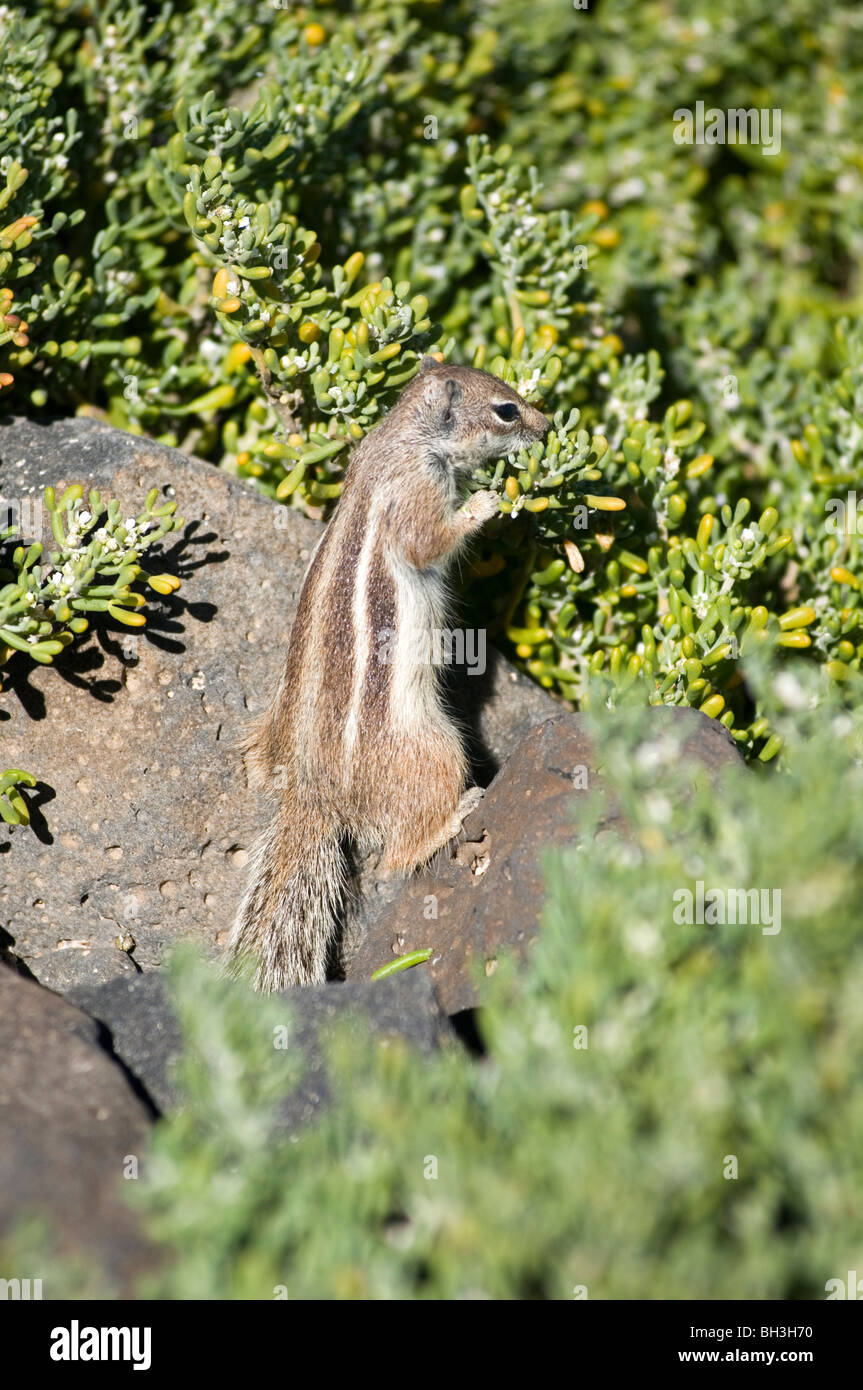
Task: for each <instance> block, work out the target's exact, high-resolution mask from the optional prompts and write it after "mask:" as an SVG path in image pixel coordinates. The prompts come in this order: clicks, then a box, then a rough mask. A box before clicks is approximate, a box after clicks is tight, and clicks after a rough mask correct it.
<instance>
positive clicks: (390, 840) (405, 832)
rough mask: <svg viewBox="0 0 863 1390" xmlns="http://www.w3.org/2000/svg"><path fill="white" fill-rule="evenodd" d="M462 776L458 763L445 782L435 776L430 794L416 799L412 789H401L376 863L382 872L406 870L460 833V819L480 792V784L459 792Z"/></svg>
mask: <svg viewBox="0 0 863 1390" xmlns="http://www.w3.org/2000/svg"><path fill="white" fill-rule="evenodd" d="M462 778H463V769H462V766H461V764H460V763H459V764H458V766H457V767H455V766H453V768H452V769H451V770H450V776H449V779H448V784H445V785H442V779H440V780H438V781H437V784H436V785H433V787H432V794H431V795H427V796H426V798H424V799H422V800H418V798H417V794H416V789H414V790H413V792H412V793H411V791H409V790H408V789H405V795H404V797H403V798H402V799H401V807H402V808H403V813H402V814H401V815H399V816H398V817H397V818H396V819H395V820H393V821H391V823H390V825H389V827H388V834H387V837H386V843H385V846H384V854H383V858H382V859H381V864H380V867H381V870H382V871H383V872H384V873H410V872H411V871H412V870H413V869H417V868H419V866H420V865H421V864H425V863H427V862H428V860H429V859H431V858H432V856H433V855H435V854H437V852H438V850H440V849H442V848H443V847H444V845H446V844H448V843H449V841H450V840H452V839H454V838H455V837H456V835H458V834H460V832H461V829H462V824H463V822H464V820H465V819H466V817H467V816H469V815H470V813H471V811H474V810H476V807H477V806H478V805H479V803H480V801H481V800H482V796H483V791H482V788H481V787H470V788H469V789H468V790H467V791H466V792H462V791H461V788H462Z"/></svg>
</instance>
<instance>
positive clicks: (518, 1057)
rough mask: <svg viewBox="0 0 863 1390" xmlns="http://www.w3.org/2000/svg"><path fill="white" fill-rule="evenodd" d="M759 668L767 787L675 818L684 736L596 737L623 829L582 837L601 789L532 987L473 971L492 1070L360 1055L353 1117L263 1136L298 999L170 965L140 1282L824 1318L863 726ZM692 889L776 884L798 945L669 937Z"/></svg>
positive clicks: (835, 1193) (845, 1058)
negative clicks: (150, 1269) (777, 736)
mask: <svg viewBox="0 0 863 1390" xmlns="http://www.w3.org/2000/svg"><path fill="white" fill-rule="evenodd" d="M753 661H754V662H755V664H754V665H752V664H750V678H751V679H752V680H753V681H754V682H755V683H756V684H759V685H761V684H764V685H765V687H766V688H767V689H770V688H771V687H772V690H773V693H772V694H768V695H767V697H766V698H767V699H768V702H769V704H770V709H771V715H772V717H773V719H774V722H775V724H776V727H777V728H778V729H780V730H781V731H782V733H783V735H784V736H785V737H786V739H787V741H788V744H789V747H790V748H793V750H794V752H793V755H789V758H788V765H787V767H786V768H785V770H784V771H783V772H782V773H781V774H780V776H779V777H778V778H775V777H769V778H768V777H766V776H765V775H764V774H760V775H758V774H754V773H751V772H745V771H744V770H743V769H742V768H741V769H740V770H739V771H736V772H735V771H734V770H733V769H732V773H731V774H729V775H727V776H726V778H725V779H724V781H723V784H722V787H721V789H720V790H718V791H717V790H715V789H712V788H710V787H709V786H706V785H705V786H703V787H701V788H700V789H696V790H694V791H693V792H692V794H691V796H688V797H686V798H682V797H681V791H680V757H681V755H680V750H679V747H678V745H677V741H676V739H675V738H673V737H671V735H670V733H666V734H663V735H662V736H657V734H656V731H655V727H654V726H653V725H651V723H650V722H649V716H648V722H647V723H645V712H644V711H643V710H642V711H641V712H639V711H638V710H637V709H634V710H633V711H632V712H631V713H629V714H627V715H626V716H625V717H624V716H623V715H621V716H619V717H617V718H615V719H614V720H609V719H608V717H607V716H604V717H603V718H602V719H601V721H599V722H598V723H597V729H598V731H599V732H600V735H601V738H602V748H603V761H604V764H605V787H606V793H605V794H607V795H613V796H615V797H616V798H617V799H618V801H619V804H620V806H621V809H622V810H623V812H624V815H625V817H626V819H627V821H628V822H629V825H630V827H631V829H632V835H631V838H629V839H628V840H627V841H623V840H620V839H619V838H617V837H616V836H615V835H609V834H603V835H600V836H599V837H598V838H597V839H596V840H591V838H590V833H589V828H590V826H591V825H592V824H595V823H596V818H598V817H599V815H600V813H601V809H602V805H603V797H601V796H600V795H599V794H598V793H596V792H594V793H586V794H581V795H588V796H589V797H592V798H594V799H593V800H592V801H589V802H588V806H589V808H590V809H589V811H588V814H587V818H586V820H585V819H584V818H583V810H582V815H581V816H580V825H582V826H583V827H586V829H585V831H584V833H583V837H582V839H581V842H580V847H579V848H578V849H572V850H568V851H564V852H557V851H556V852H554V853H553V854H550V856H549V859H548V865H547V874H548V899H547V902H546V904H545V908H544V911H543V929H542V933H541V935H540V937H539V939H538V941H537V943H536V945H535V946H534V947H533V949H532V951H531V953H530V958H529V964H528V966H527V969H526V970H525V971H524V972H519V971H516V970H514V969H512V968H509V967H508V965H507V963H506V962H501V964H500V966H499V968H498V971H497V972H496V973H495V974H494V975H492V977H491V979H490V980H485V979H484V977H483V980H484V983H483V993H484V996H485V1001H486V1002H485V1007H484V1010H483V1013H482V1018H481V1031H482V1034H483V1037H484V1040H485V1042H486V1045H487V1048H488V1054H487V1056H486V1057H485V1058H484V1059H483V1060H481V1061H477V1060H475V1059H472V1058H469V1057H468V1056H467V1055H466V1054H464V1053H463V1052H462V1051H461V1050H460V1049H458V1050H456V1049H453V1050H451V1051H449V1052H444V1053H442V1054H439V1055H437V1056H436V1057H433V1058H431V1059H429V1058H420V1057H418V1056H417V1055H415V1054H414V1053H413V1052H412V1050H411V1049H410V1048H409V1047H408V1046H407V1045H406V1044H404V1043H398V1042H389V1043H387V1044H386V1045H382V1044H381V1043H379V1042H378V1043H370V1044H369V1046H368V1048H367V1049H361V1050H360V1049H357V1047H356V1041H355V1039H354V1040H353V1041H352V1042H351V1041H349V1040H348V1038H347V1036H344V1037H342V1038H341V1039H340V1040H339V1041H337V1043H336V1044H335V1046H334V1049H333V1066H334V1071H335V1082H334V1092H335V1096H336V1101H335V1105H334V1109H333V1110H332V1111H331V1112H330V1113H329V1114H328V1115H326V1116H324V1117H323V1119H321V1120H320V1121H319V1122H318V1123H317V1124H316V1125H315V1126H314V1127H313V1128H311V1129H309V1130H306V1131H305V1132H304V1133H302V1135H301V1136H300V1138H299V1140H298V1141H297V1142H289V1141H286V1140H274V1139H272V1138H268V1135H269V1133H270V1124H271V1117H272V1112H273V1106H274V1103H275V1100H276V1097H277V1096H278V1095H279V1094H280V1093H283V1092H285V1091H286V1090H288V1089H289V1088H290V1086H291V1084H293V1080H294V1078H295V1075H296V1067H297V1060H296V1057H295V1055H294V1054H293V1053H292V1051H291V1047H290V1042H289V1045H288V1047H287V1049H286V1050H279V1049H277V1048H275V1047H274V1036H275V1034H274V1027H275V1026H276V1025H278V1023H279V1022H284V1019H285V1016H286V1015H285V1006H284V1005H280V1004H279V1003H277V1002H274V1001H262V1000H261V999H260V997H259V996H254V995H252V994H247V993H245V992H244V991H243V990H241V989H240V988H238V987H236V986H229V985H226V984H217V983H216V982H215V981H214V980H213V978H212V975H211V973H210V970H209V968H207V967H205V966H203V965H200V964H198V963H197V962H195V961H194V959H191V958H185V959H182V960H178V961H177V962H176V965H175V988H176V990H177V992H178V998H179V1001H180V1008H181V1013H182V1017H183V1023H184V1028H185V1033H186V1039H187V1047H188V1049H189V1062H188V1063H187V1067H186V1072H185V1076H186V1086H187V1096H188V1100H187V1109H186V1111H185V1113H184V1114H182V1115H181V1116H179V1117H177V1118H174V1119H170V1120H168V1121H166V1122H164V1123H163V1124H162V1125H161V1126H160V1128H159V1130H158V1132H157V1136H156V1143H155V1151H154V1154H153V1156H152V1159H150V1160H149V1161H148V1164H147V1169H146V1173H145V1180H144V1183H143V1184H142V1187H141V1189H140V1191H139V1192H138V1193H137V1194H136V1196H137V1201H138V1204H139V1205H140V1206H141V1207H142V1208H143V1210H144V1212H145V1213H147V1215H148V1219H149V1221H150V1223H151V1228H152V1230H153V1231H154V1232H155V1233H156V1234H157V1235H158V1236H160V1237H161V1238H162V1239H163V1240H165V1241H166V1242H167V1247H168V1248H167V1252H166V1261H165V1265H164V1271H163V1273H162V1275H161V1276H160V1277H158V1278H157V1279H156V1280H155V1281H151V1282H148V1283H147V1284H146V1291H147V1292H148V1293H151V1294H157V1295H159V1296H161V1297H169V1298H200V1297H204V1298H219V1297H227V1298H265V1299H266V1298H272V1297H274V1296H276V1295H275V1290H276V1289H277V1288H278V1287H279V1286H287V1289H288V1293H289V1296H290V1297H292V1298H310V1297H311V1298H330V1297H334V1298H383V1299H392V1298H411V1299H412V1298H432V1299H434V1298H483V1297H492V1298H564V1299H566V1298H571V1297H573V1296H575V1294H574V1291H575V1290H576V1289H578V1288H580V1287H583V1286H586V1288H587V1291H588V1295H589V1297H590V1298H592V1299H597V1298H600V1299H601V1298H639V1299H642V1298H651V1297H656V1298H675V1299H679V1298H687V1297H689V1298H707V1299H715V1298H730V1299H738V1298H747V1297H753V1298H774V1299H787V1298H821V1297H824V1296H825V1284H826V1282H827V1280H828V1279H830V1278H833V1277H837V1276H839V1277H844V1271H845V1270H846V1269H848V1268H854V1267H855V1261H857V1262H859V1258H860V1251H861V1244H863V1222H861V1218H860V1211H859V1202H858V1200H857V1193H858V1191H859V1186H860V1181H861V1177H863V1172H861V1164H863V1160H861V1154H863V1099H861V1087H860V1056H861V1048H863V1015H861V1011H860V1007H859V999H860V995H861V991H862V990H863V944H861V943H863V915H861V904H863V856H861V853H860V844H861V843H863V785H861V777H863V772H861V752H863V723H861V720H860V718H859V716H850V715H848V714H847V712H845V711H843V710H842V709H841V708H840V707H839V704H838V702H837V700H836V698H835V696H830V697H829V698H825V696H824V691H823V688H821V687H819V684H818V682H817V681H816V680H815V679H814V677H813V673H812V672H811V670H808V669H806V668H805V667H803V666H801V665H800V663H799V662H798V665H797V666H796V667H792V668H790V669H786V671H785V672H784V673H783V674H782V675H781V676H780V677H779V678H778V680H776V679H773V677H772V676H771V677H769V678H768V677H767V676H765V674H764V670H763V669H762V665H761V658H760V656H757V657H756V658H754V659H753ZM591 717H593V716H591ZM651 730H653V732H652V733H651ZM732 774H733V775H732ZM698 880H701V881H703V882H704V883H705V885H706V887H707V888H708V889H709V888H713V887H720V888H725V889H727V888H729V887H739V888H744V889H750V888H756V889H758V890H762V889H764V890H769V891H770V892H772V891H773V890H779V891H780V892H781V930H780V931H779V932H778V933H768V934H765V933H764V932H763V931H762V930H761V929H760V927H759V926H758V925H752V924H750V925H709V924H708V925H704V924H702V925H699V924H698V923H696V924H694V925H685V924H682V923H680V922H676V921H675V915H674V914H675V903H676V901H677V900H676V899H675V897H674V894H675V893H677V892H678V891H679V890H681V889H686V888H688V889H690V890H692V889H694V888H695V884H696V883H697V881H698ZM418 968H420V969H421V968H423V967H418ZM480 973H481V972H480ZM379 987H380V988H381V989H385V988H387V987H388V982H387V981H381V983H380V986H379ZM333 988H337V986H333ZM585 1030H586V1031H585ZM289 1038H290V1033H289ZM585 1043H586V1045H584V1044H585ZM735 1165H736V1166H735ZM735 1173H736V1176H735ZM435 1174H436V1176H435Z"/></svg>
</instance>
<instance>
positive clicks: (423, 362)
mask: <svg viewBox="0 0 863 1390" xmlns="http://www.w3.org/2000/svg"><path fill="white" fill-rule="evenodd" d="M439 366H440V362H438V360H437V358H436V357H429V356H428V354H427V353H426V355H425V356H424V357H421V358H420V374H422V373H423V372H428V371H430V370H431V368H432V367H439Z"/></svg>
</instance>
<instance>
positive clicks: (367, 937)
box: [346, 707, 740, 1014]
mask: <svg viewBox="0 0 863 1390" xmlns="http://www.w3.org/2000/svg"><path fill="white" fill-rule="evenodd" d="M614 717H615V718H619V717H623V716H614ZM650 720H651V726H652V727H655V729H656V733H657V734H660V733H662V732H664V731H665V730H669V731H671V732H675V731H676V732H678V733H679V734H680V735H681V736H682V738H683V740H684V741H683V746H682V749H681V791H682V792H684V791H685V788H686V786H687V785H688V784H690V783H691V782H692V781H693V779H694V778H695V777H697V776H708V777H711V776H715V775H716V774H718V772H719V771H720V769H722V768H723V767H724V766H726V765H727V764H729V763H733V764H735V765H738V766H739V765H740V757H739V754H738V752H737V750H736V748H735V745H734V742H733V740H732V739H731V737H730V735H729V734H728V733H727V732H726V730H725V729H724V728H723V727H722V725H721V724H718V723H717V722H716V720H713V719H708V718H707V716H706V715H703V714H699V713H698V711H696V710H691V709H673V708H669V707H660V708H657V709H654V710H652V711H651V713H650ZM598 762H599V754H598V750H597V748H596V747H595V746H594V745H593V743H592V741H591V740H590V739H589V738H588V736H587V733H586V731H585V728H584V721H583V720H582V718H581V717H580V716H579V715H576V714H562V715H559V716H556V717H555V718H554V719H549V720H547V721H546V722H545V723H544V724H542V725H540V726H538V727H536V728H534V729H533V730H532V731H531V732H530V733H529V734H528V735H527V737H526V738H525V739H524V740H523V742H522V743H521V744H520V745H519V747H518V749H517V750H516V752H515V753H514V754H513V755H512V756H511V757H510V758H509V759H508V760H507V762H506V763H505V764H504V766H503V768H502V769H501V771H500V773H499V774H498V776H497V778H496V779H495V781H494V782H493V783H492V785H491V787H490V788H489V790H488V791H487V792H486V795H485V798H484V800H483V802H482V804H481V805H480V806H479V807H478V808H477V810H476V811H474V813H473V814H472V815H471V816H470V817H469V818H468V820H467V821H466V822H465V830H464V840H463V842H461V843H459V844H458V845H456V846H451V847H450V849H449V851H448V852H446V853H445V854H443V855H441V856H439V857H438V859H437V860H436V861H435V862H434V863H433V864H432V865H431V866H430V867H429V868H428V869H427V870H425V871H424V872H423V873H421V874H418V875H416V876H415V877H414V878H411V879H410V880H408V881H407V882H406V883H404V884H402V885H401V886H400V887H399V888H398V889H397V890H396V891H395V892H393V891H392V890H391V889H389V888H388V889H387V890H386V892H385V895H384V899H383V905H382V906H381V908H380V909H379V910H378V911H377V912H375V911H373V910H370V911H368V912H367V913H366V915H365V917H364V918H363V922H362V924H361V931H360V932H359V933H358V935H359V937H360V939H359V940H358V941H357V940H354V942H353V943H352V951H351V954H350V956H349V958H348V960H347V962H346V973H347V976H348V978H349V979H368V977H369V976H370V975H371V974H372V972H373V971H374V970H376V969H377V968H378V967H379V966H381V965H385V964H386V962H387V961H389V960H392V959H393V956H399V955H404V954H406V953H407V952H410V951H416V950H422V949H427V948H428V947H433V949H434V955H433V956H432V958H431V960H430V962H429V965H428V966H427V967H422V968H423V969H429V970H430V972H431V977H432V979H433V981H434V985H435V989H436V991H437V995H438V998H439V999H440V1002H441V1005H442V1006H443V1008H444V1009H445V1010H446V1012H447V1013H448V1014H454V1013H458V1012H460V1011H461V1010H463V1009H468V1008H471V1007H473V1006H474V1005H475V1004H476V1003H477V1002H478V995H477V987H476V984H475V981H474V978H473V972H474V971H475V970H476V968H477V966H478V965H479V966H480V967H481V968H484V969H485V971H486V973H491V971H492V970H493V969H494V968H495V963H496V961H497V957H498V955H499V953H500V952H501V951H503V950H507V949H512V948H515V949H517V950H519V951H523V950H524V948H525V946H526V945H527V944H528V943H529V942H530V941H531V940H532V939H533V938H534V937H535V935H536V932H537V929H538V916H539V911H540V908H541V905H542V900H543V892H544V890H543V875H542V870H541V865H540V856H541V851H542V850H543V849H545V848H546V847H548V846H551V845H564V844H570V843H572V842H573V840H574V839H575V838H577V835H578V828H577V827H578V815H579V798H580V797H582V798H583V797H584V796H585V794H586V792H587V790H591V789H593V788H594V787H596V786H597V773H598ZM579 769H582V770H583V772H584V774H586V775H579V773H578V770H579ZM599 776H600V777H601V773H599ZM616 819H617V817H616V816H615V813H614V810H613V808H612V809H610V811H609V813H608V815H607V816H606V818H605V819H604V821H603V823H602V825H603V828H605V829H608V828H609V827H610V826H611V824H612V823H613V822H615V820H616ZM623 828H624V830H625V827H623ZM435 913H436V914H437V915H436V916H434V914H435Z"/></svg>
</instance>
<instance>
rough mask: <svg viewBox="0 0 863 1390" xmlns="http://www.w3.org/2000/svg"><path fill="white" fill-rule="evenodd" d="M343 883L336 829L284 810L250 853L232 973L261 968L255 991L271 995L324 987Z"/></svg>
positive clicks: (232, 944)
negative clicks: (294, 987) (293, 988)
mask: <svg viewBox="0 0 863 1390" xmlns="http://www.w3.org/2000/svg"><path fill="white" fill-rule="evenodd" d="M345 886H346V870H345V861H344V854H343V852H342V846H341V833H340V831H339V828H338V826H336V825H333V824H326V823H325V822H324V821H323V820H319V819H317V818H314V819H313V820H312V819H310V820H309V821H305V820H303V821H300V822H298V821H297V820H296V819H291V820H289V818H288V815H287V813H286V811H285V809H284V808H283V807H281V808H280V809H279V810H278V811H277V812H276V815H275V816H274V817H273V820H272V821H271V822H270V824H269V825H268V826H267V829H266V830H265V831H264V833H263V834H262V835H261V837H260V839H259V840H258V842H257V844H256V845H255V848H254V850H253V852H252V862H251V868H250V873H249V885H248V888H247V889H246V894H245V897H244V898H243V901H242V902H241V904H240V907H239V911H238V913H237V919H236V921H235V923H234V926H233V929H232V931H231V935H230V938H229V941H228V968H229V969H230V970H232V971H233V972H234V973H239V972H241V971H242V969H243V966H244V965H245V964H247V963H253V964H255V965H256V970H255V975H254V985H255V988H256V989H260V990H263V991H265V992H267V993H269V992H270V991H271V990H280V989H287V988H288V986H290V985H315V984H323V982H324V980H325V978H326V965H327V954H328V951H329V947H330V944H331V942H332V941H333V939H334V936H335V932H336V928H337V924H338V917H339V913H340V910H341V907H342V903H343V900H344V896H345Z"/></svg>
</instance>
